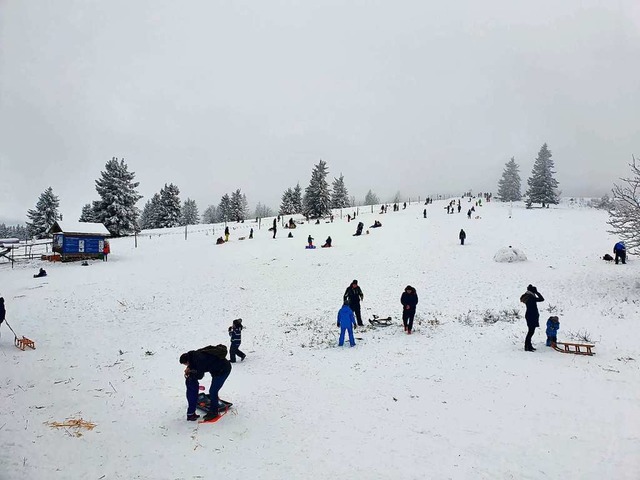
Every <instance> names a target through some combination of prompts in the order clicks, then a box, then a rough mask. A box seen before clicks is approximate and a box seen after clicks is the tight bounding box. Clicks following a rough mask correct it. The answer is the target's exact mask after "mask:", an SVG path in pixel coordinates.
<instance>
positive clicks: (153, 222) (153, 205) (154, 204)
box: [140, 193, 162, 230]
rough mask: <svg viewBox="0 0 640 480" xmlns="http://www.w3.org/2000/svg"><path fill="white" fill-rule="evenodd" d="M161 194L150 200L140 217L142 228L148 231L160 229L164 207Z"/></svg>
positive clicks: (154, 195) (155, 194)
mask: <svg viewBox="0 0 640 480" xmlns="http://www.w3.org/2000/svg"><path fill="white" fill-rule="evenodd" d="M161 203H162V202H161V200H160V194H159V193H154V194H153V197H151V200H148V201H147V203H146V204H145V206H144V209H143V210H142V215H141V216H140V228H141V229H143V230H148V229H150V228H160V220H161V217H162V205H161Z"/></svg>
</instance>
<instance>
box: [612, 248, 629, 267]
mask: <svg viewBox="0 0 640 480" xmlns="http://www.w3.org/2000/svg"><path fill="white" fill-rule="evenodd" d="M613 253H614V254H615V255H616V265H617V264H618V260H622V264H623V265H624V264H625V263H626V262H627V247H626V245H625V244H624V242H618V243H616V244H615V245H614V246H613Z"/></svg>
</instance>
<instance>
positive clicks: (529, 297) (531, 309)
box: [520, 284, 544, 352]
mask: <svg viewBox="0 0 640 480" xmlns="http://www.w3.org/2000/svg"><path fill="white" fill-rule="evenodd" d="M520 301H521V302H522V303H524V304H525V305H526V306H527V311H526V312H525V314H524V318H526V320H527V327H528V328H529V330H528V331H527V336H526V337H525V339H524V351H525V352H535V351H536V349H535V348H533V345H531V338H533V334H534V333H535V331H536V328H537V327H539V326H540V322H539V321H540V313H539V312H538V302H544V297H543V296H542V295H541V294H540V292H538V289H537V288H536V287H534V286H533V285H531V284H529V285H528V286H527V291H526V292H525V293H523V294H522V296H521V297H520Z"/></svg>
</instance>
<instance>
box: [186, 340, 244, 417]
mask: <svg viewBox="0 0 640 480" xmlns="http://www.w3.org/2000/svg"><path fill="white" fill-rule="evenodd" d="M226 350H227V347H226V346H224V345H218V346H215V347H214V346H212V345H209V346H208V347H204V348H201V349H199V350H191V351H189V352H187V353H183V354H182V355H180V363H181V364H182V365H186V366H187V368H185V369H184V378H185V379H186V380H185V384H186V386H187V403H188V405H187V420H190V421H194V420H197V419H198V418H199V417H200V415H198V414H197V413H196V405H197V403H198V393H199V390H200V383H199V382H198V380H202V379H203V378H204V374H205V373H207V372H209V373H210V374H211V386H210V387H209V398H210V399H211V405H212V408H211V409H210V411H209V413H207V414H206V415H205V416H204V418H203V420H204V421H208V420H213V419H214V418H216V417H217V416H218V415H219V413H218V409H217V408H215V407H214V406H215V405H218V404H219V402H220V398H219V397H218V392H220V389H221V388H222V385H224V382H225V381H226V380H227V377H228V376H229V373H231V363H230V362H229V360H227V359H226V354H227V352H226ZM222 353H224V356H222Z"/></svg>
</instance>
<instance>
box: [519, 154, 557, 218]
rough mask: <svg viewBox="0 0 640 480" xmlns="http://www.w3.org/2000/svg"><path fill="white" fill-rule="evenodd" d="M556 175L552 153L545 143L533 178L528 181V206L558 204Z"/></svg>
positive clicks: (537, 159)
mask: <svg viewBox="0 0 640 480" xmlns="http://www.w3.org/2000/svg"><path fill="white" fill-rule="evenodd" d="M554 173H556V172H555V171H554V162H553V160H551V151H550V150H549V149H548V147H547V144H546V143H545V144H544V145H542V148H541V149H540V152H538V158H536V161H535V163H534V164H533V170H532V171H531V177H529V179H528V180H527V184H528V185H529V189H528V190H527V193H526V194H525V195H526V196H527V206H531V204H532V203H541V204H542V206H543V207H544V206H545V204H549V203H552V204H554V205H556V204H557V203H558V181H557V180H556V179H555V178H553V174H554Z"/></svg>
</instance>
